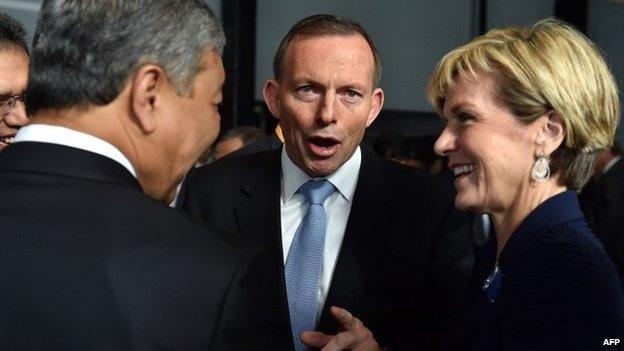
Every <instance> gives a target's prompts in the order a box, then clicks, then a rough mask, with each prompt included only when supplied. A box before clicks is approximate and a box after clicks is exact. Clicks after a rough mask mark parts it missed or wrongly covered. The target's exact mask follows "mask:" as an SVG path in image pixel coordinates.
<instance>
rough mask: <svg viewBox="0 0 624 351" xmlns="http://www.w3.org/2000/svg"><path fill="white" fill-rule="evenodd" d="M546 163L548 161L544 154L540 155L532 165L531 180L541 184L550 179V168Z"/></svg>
mask: <svg viewBox="0 0 624 351" xmlns="http://www.w3.org/2000/svg"><path fill="white" fill-rule="evenodd" d="M548 163H549V162H548V159H546V157H545V156H544V153H543V152H542V153H540V155H539V156H538V157H537V160H535V162H534V163H533V168H532V169H531V176H532V177H533V179H535V180H537V181H538V182H543V181H545V180H548V178H550V166H549V164H548Z"/></svg>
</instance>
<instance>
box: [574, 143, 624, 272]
mask: <svg viewBox="0 0 624 351" xmlns="http://www.w3.org/2000/svg"><path fill="white" fill-rule="evenodd" d="M579 198H580V200H581V206H582V208H583V212H585V216H586V217H587V222H588V223H589V227H590V228H591V229H592V231H593V232H594V234H596V236H597V237H598V239H600V241H601V242H602V245H604V247H605V249H606V250H607V253H608V254H609V255H610V256H611V258H612V259H613V262H614V263H615V266H616V267H617V269H618V271H619V274H620V279H621V281H622V282H624V160H622V149H621V148H620V145H619V143H618V142H616V143H614V144H613V146H612V147H611V148H609V149H607V150H604V151H602V152H601V153H600V154H599V155H598V157H597V159H596V166H595V167H594V175H593V177H592V178H591V180H590V181H589V182H588V183H587V185H585V187H584V188H583V191H582V192H581V194H580V196H579Z"/></svg>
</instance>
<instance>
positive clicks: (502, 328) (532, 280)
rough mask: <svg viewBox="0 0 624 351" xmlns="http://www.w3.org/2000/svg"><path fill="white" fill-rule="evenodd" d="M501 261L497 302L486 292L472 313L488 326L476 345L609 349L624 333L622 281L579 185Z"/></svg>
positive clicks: (518, 234) (525, 229)
mask: <svg viewBox="0 0 624 351" xmlns="http://www.w3.org/2000/svg"><path fill="white" fill-rule="evenodd" d="M498 263H499V268H500V272H501V277H502V278H501V285H500V289H499V290H498V293H497V294H493V295H492V296H494V301H495V302H494V303H491V302H487V300H486V299H485V298H483V299H482V300H481V302H480V306H479V305H477V308H475V310H474V312H476V313H475V314H474V315H473V316H474V317H476V318H472V319H470V321H471V324H472V326H481V327H482V330H481V335H480V337H479V338H478V342H477V347H476V350H492V351H494V350H518V351H520V350H522V351H524V350H561V351H564V350H565V351H569V350H601V349H602V348H601V346H602V345H603V342H604V340H605V339H611V338H619V339H622V338H623V337H624V298H623V296H622V290H621V289H622V288H621V285H620V282H619V280H618V278H617V274H616V271H615V268H614V267H613V263H612V262H611V260H610V259H609V258H608V256H607V255H606V253H605V252H604V250H603V248H602V246H601V245H600V243H599V241H598V240H597V239H596V237H595V236H594V235H593V234H592V233H591V231H590V230H589V227H588V226H587V223H586V222H585V219H584V218H583V214H582V212H581V210H580V207H579V204H578V201H577V197H576V193H575V192H574V191H566V192H563V193H561V194H558V195H556V196H553V197H552V198H550V199H548V200H546V201H545V202H544V203H542V204H541V205H540V206H538V207H537V208H536V209H535V210H533V212H531V213H530V214H529V216H528V217H527V218H525V219H524V220H523V221H522V223H521V224H520V225H519V226H518V228H517V229H516V230H515V231H514V233H513V234H511V236H510V237H509V240H508V241H507V243H506V244H505V247H504V248H503V251H502V252H501V254H500V256H499V258H498ZM482 277H483V276H482ZM482 284H483V280H481V282H480V285H482ZM457 350H469V348H468V347H466V345H465V344H463V345H459V347H458V348H457Z"/></svg>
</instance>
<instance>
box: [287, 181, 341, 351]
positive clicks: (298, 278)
mask: <svg viewBox="0 0 624 351" xmlns="http://www.w3.org/2000/svg"><path fill="white" fill-rule="evenodd" d="M334 189H335V188H334V186H333V185H332V183H330V182H328V181H327V180H316V181H315V180H309V181H307V182H306V183H305V184H303V185H302V186H301V187H300V188H299V190H298V192H299V193H301V194H303V196H305V197H306V199H307V200H308V203H309V207H308V212H307V213H306V215H305V217H303V220H302V221H301V224H299V228H297V231H296V232H295V237H294V238H293V242H292V244H291V245H290V250H289V251H288V257H287V258H286V267H285V269H284V271H285V275H286V293H287V295H288V309H289V311H290V325H291V328H292V333H293V340H294V342H295V349H296V350H297V351H302V350H307V347H306V346H305V345H304V344H303V343H302V342H301V339H300V338H299V336H300V334H301V333H302V332H304V331H306V330H314V328H315V327H316V315H317V308H318V306H317V291H318V287H319V283H320V280H321V269H322V268H323V249H324V247H325V231H326V225H327V221H326V220H325V208H324V207H323V203H324V202H325V200H326V199H327V198H328V197H329V196H330V195H331V194H332V193H333V192H334Z"/></svg>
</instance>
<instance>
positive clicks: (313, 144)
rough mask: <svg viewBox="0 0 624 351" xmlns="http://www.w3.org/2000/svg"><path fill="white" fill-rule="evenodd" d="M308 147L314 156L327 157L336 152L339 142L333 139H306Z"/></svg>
mask: <svg viewBox="0 0 624 351" xmlns="http://www.w3.org/2000/svg"><path fill="white" fill-rule="evenodd" d="M308 146H309V148H310V150H311V151H312V152H313V153H314V154H315V155H317V156H320V157H329V156H332V155H333V154H335V153H336V152H337V151H338V147H339V146H340V142H339V141H338V140H336V139H334V138H324V137H312V138H310V139H308Z"/></svg>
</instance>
